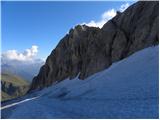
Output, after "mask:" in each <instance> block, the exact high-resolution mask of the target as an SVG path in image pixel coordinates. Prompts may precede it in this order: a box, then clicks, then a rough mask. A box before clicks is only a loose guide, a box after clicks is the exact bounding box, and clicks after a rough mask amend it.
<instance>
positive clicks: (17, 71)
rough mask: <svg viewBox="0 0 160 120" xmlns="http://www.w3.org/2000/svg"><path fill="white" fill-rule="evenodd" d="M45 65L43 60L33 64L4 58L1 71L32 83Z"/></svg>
mask: <svg viewBox="0 0 160 120" xmlns="http://www.w3.org/2000/svg"><path fill="white" fill-rule="evenodd" d="M43 64H44V62H43V61H41V60H37V61H34V62H33V63H32V62H25V61H18V60H6V59H5V58H3V57H2V62H1V71H2V73H11V74H14V75H17V76H20V77H21V78H23V79H24V80H27V81H28V82H31V81H32V79H33V77H34V76H35V75H37V74H38V71H39V69H40V67H41V66H42V65H43Z"/></svg>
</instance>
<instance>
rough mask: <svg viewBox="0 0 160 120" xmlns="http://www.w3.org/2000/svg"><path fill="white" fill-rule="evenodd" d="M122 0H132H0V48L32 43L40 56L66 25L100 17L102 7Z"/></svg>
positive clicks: (117, 5)
mask: <svg viewBox="0 0 160 120" xmlns="http://www.w3.org/2000/svg"><path fill="white" fill-rule="evenodd" d="M126 3H129V4H130V5H131V4H132V3H133V2H128V1H127V2H123V1H116V2H109V1H105V2H96V1H95V2H73V1H72V2H53V1H52V2H33V1H31V2H29V1H28V2H2V52H5V51H7V50H13V49H14V50H17V51H19V52H23V51H24V50H25V49H27V48H31V46H32V45H36V46H38V55H37V57H38V58H43V59H44V58H46V57H47V56H48V55H49V54H50V52H51V51H52V50H53V48H55V46H56V45H57V44H58V42H59V41H60V39H61V38H62V37H63V36H64V35H65V34H66V33H67V32H68V31H69V29H70V28H72V27H74V26H75V25H77V24H81V23H89V22H90V21H91V20H93V21H100V20H101V19H102V14H103V13H104V12H105V11H108V10H110V9H112V8H113V9H114V10H119V9H120V6H121V5H123V4H126Z"/></svg>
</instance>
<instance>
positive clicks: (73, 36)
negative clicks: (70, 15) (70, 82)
mask: <svg viewBox="0 0 160 120" xmlns="http://www.w3.org/2000/svg"><path fill="white" fill-rule="evenodd" d="M158 34H159V3H158V1H152V2H151V1H150V2H147V1H143V2H142V1H140V2H137V3H135V4H133V5H132V6H130V7H129V8H128V9H127V10H126V11H124V12H123V13H119V14H117V15H116V16H115V17H114V18H113V19H111V20H110V21H108V22H107V23H106V24H105V25H104V26H103V27H102V28H101V29H99V28H94V27H88V26H85V25H82V26H80V25H78V26H76V27H75V28H74V29H71V30H70V32H69V34H67V35H66V36H65V37H64V38H63V39H62V40H61V41H60V42H59V44H58V45H57V47H56V48H55V49H54V50H53V51H52V52H51V54H50V55H49V56H48V58H47V60H46V63H45V65H44V66H42V67H41V69H40V72H39V74H38V75H37V76H36V77H34V79H33V82H32V86H31V90H34V89H38V88H43V87H45V86H49V85H51V84H52V83H54V82H59V81H61V80H64V79H66V78H70V79H71V78H74V77H76V76H77V75H79V78H80V79H85V78H86V77H88V76H90V75H92V74H94V73H96V72H99V71H101V70H104V69H106V68H107V67H109V66H110V65H111V64H112V63H113V62H116V61H119V60H121V59H123V58H125V57H127V56H129V55H131V54H132V53H134V52H136V51H138V50H140V49H143V48H146V47H149V46H152V45H155V44H158V43H159V36H158Z"/></svg>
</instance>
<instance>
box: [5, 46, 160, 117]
mask: <svg viewBox="0 0 160 120" xmlns="http://www.w3.org/2000/svg"><path fill="white" fill-rule="evenodd" d="M158 49H159V48H158V46H156V47H149V48H146V49H144V50H141V51H139V52H137V53H135V54H133V55H131V56H130V57H128V58H126V59H124V60H121V61H119V62H117V63H114V64H113V65H112V66H111V67H109V68H108V69H106V70H104V71H102V72H99V73H96V74H94V75H92V76H90V77H89V78H87V79H86V80H79V79H78V78H75V79H72V80H69V79H66V80H64V81H62V82H60V83H58V84H56V85H53V86H51V87H48V88H44V89H43V90H42V91H39V92H35V93H33V98H34V97H35V95H36V96H40V97H38V98H36V99H33V100H31V101H26V102H23V103H21V104H16V105H15V106H11V107H7V108H6V109H3V110H2V118H32V119H34V118H43V119H45V118H158V114H159V113H158V101H159V100H158V88H159V86H158V73H159V72H158V69H159V67H158V66H159V63H158V62H159V61H158ZM28 96H32V94H30V95H28ZM27 98H28V97H24V99H27ZM12 104H13V103H12Z"/></svg>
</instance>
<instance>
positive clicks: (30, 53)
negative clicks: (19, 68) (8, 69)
mask: <svg viewBox="0 0 160 120" xmlns="http://www.w3.org/2000/svg"><path fill="white" fill-rule="evenodd" d="M37 53H38V46H37V45H33V46H32V47H31V48H30V49H26V50H25V51H24V52H18V51H17V50H8V51H6V52H4V53H2V55H1V58H3V59H6V60H18V61H33V60H34V58H35V57H36V55H37Z"/></svg>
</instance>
